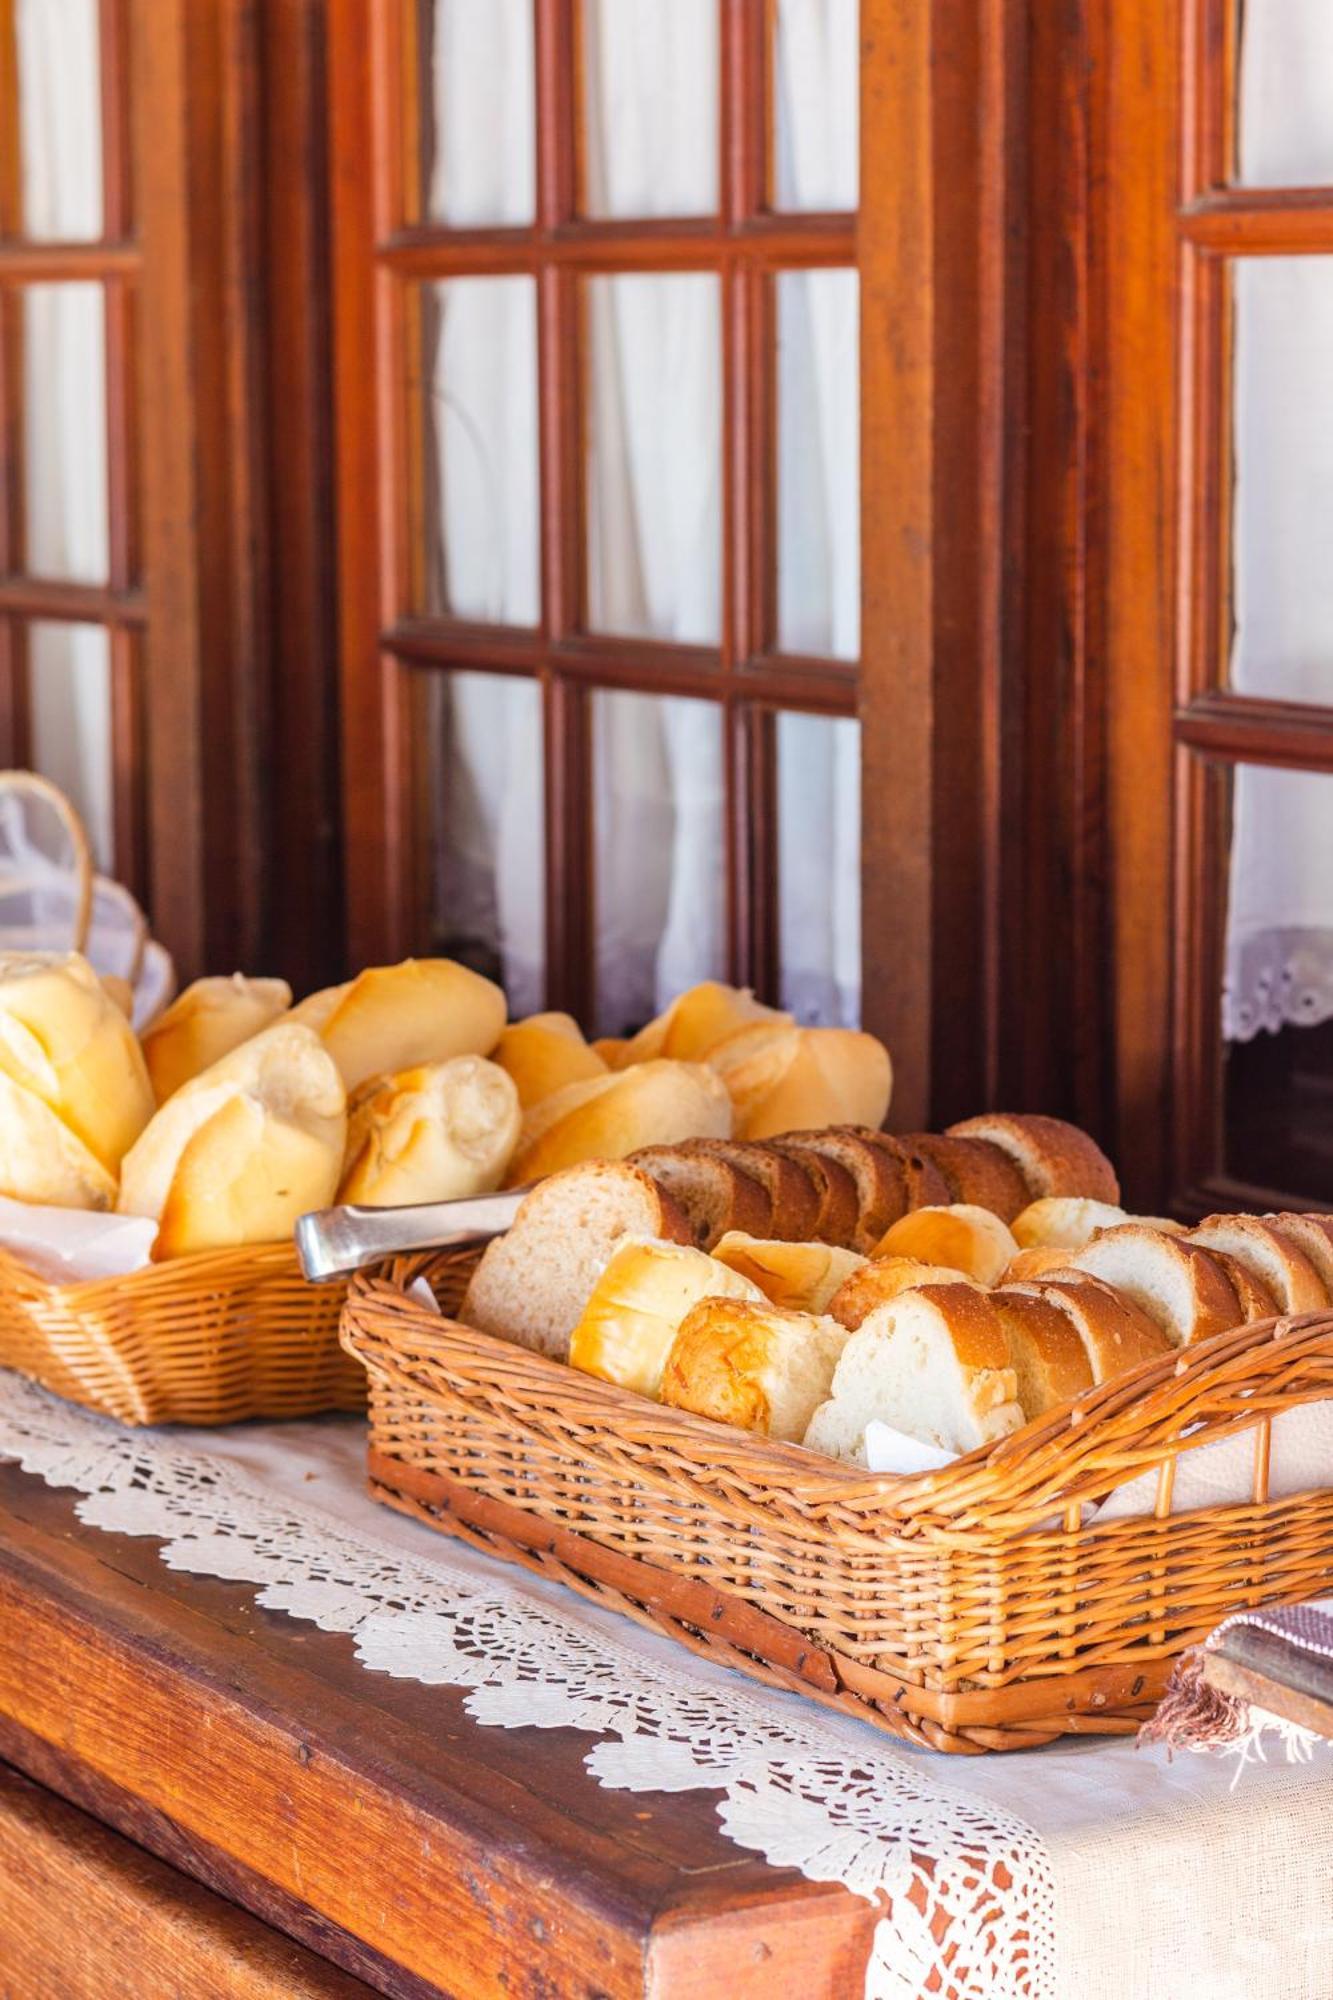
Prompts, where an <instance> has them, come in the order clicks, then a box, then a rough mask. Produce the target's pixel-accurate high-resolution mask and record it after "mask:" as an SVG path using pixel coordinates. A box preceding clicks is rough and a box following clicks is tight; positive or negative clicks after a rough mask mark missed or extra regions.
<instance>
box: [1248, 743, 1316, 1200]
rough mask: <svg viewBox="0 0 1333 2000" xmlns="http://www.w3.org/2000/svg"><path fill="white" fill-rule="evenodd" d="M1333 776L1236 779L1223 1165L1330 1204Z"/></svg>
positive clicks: (1256, 771) (1251, 771)
mask: <svg viewBox="0 0 1333 2000" xmlns="http://www.w3.org/2000/svg"><path fill="white" fill-rule="evenodd" d="M1331 853H1333V776H1330V775H1328V774H1327V773H1324V772H1316V771H1283V770H1277V769H1271V768H1269V767H1267V766H1260V765H1250V764H1245V765H1240V766H1239V767H1237V769H1236V771H1235V773H1234V776H1233V779H1232V795H1231V851H1230V856H1229V862H1228V870H1229V882H1228V885H1227V887H1228V891H1229V893H1228V897H1227V925H1226V959H1225V965H1224V969H1223V987H1222V1033H1223V1038H1224V1044H1225V1050H1224V1077H1225V1098H1224V1103H1225V1167H1226V1170H1227V1171H1228V1172H1229V1173H1231V1174H1234V1175H1235V1176H1236V1177H1237V1178H1238V1179H1242V1180H1246V1181H1250V1182H1252V1183H1255V1184H1257V1185H1260V1186H1263V1187H1270V1188H1275V1189H1283V1190H1287V1191H1290V1192H1291V1193H1293V1194H1300V1195H1304V1196H1306V1197H1308V1198H1309V1199H1311V1200H1318V1201H1325V1202H1330V1203H1333V1125H1331V1124H1330V1120H1329V1115H1328V1106H1329V1101H1330V1098H1333V874H1331V873H1330V871H1329V867H1328V857H1329V855H1330V854H1331Z"/></svg>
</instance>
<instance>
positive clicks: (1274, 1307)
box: [1208, 1250, 1282, 1326]
mask: <svg viewBox="0 0 1333 2000" xmlns="http://www.w3.org/2000/svg"><path fill="white" fill-rule="evenodd" d="M1208 1255H1209V1256H1210V1257H1211V1258H1212V1260H1213V1262H1214V1263H1215V1264H1220V1265H1221V1267H1222V1269H1223V1270H1224V1271H1225V1272H1226V1274H1227V1276H1228V1278H1229V1279H1230V1280H1231V1289H1232V1291H1233V1292H1234V1293H1235V1294H1236V1298H1237V1301H1238V1302H1239V1305H1240V1317H1241V1321H1242V1322H1243V1323H1244V1324H1245V1325H1247V1326H1248V1325H1250V1324H1251V1323H1252V1322H1253V1321H1255V1320H1260V1319H1272V1318H1274V1317H1275V1315H1276V1314H1277V1313H1279V1312H1281V1310H1282V1308H1281V1307H1280V1306H1279V1304H1278V1302H1277V1299H1276V1298H1275V1297H1274V1295H1273V1293H1272V1292H1270V1291H1269V1289H1268V1286H1267V1285H1266V1284H1264V1282H1263V1280H1262V1279H1261V1278H1255V1277H1252V1276H1251V1274H1250V1273H1249V1272H1248V1271H1247V1270H1246V1268H1245V1266H1244V1265H1243V1264H1239V1263H1237V1261H1236V1259H1235V1258H1234V1257H1229V1256H1228V1255H1227V1253H1226V1251H1225V1250H1210V1251H1209V1252H1208Z"/></svg>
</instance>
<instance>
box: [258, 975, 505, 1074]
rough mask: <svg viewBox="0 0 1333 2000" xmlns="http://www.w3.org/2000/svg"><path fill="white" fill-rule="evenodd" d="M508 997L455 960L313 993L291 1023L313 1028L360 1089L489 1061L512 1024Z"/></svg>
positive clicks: (368, 977) (367, 977) (364, 978)
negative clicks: (467, 1060)
mask: <svg viewBox="0 0 1333 2000" xmlns="http://www.w3.org/2000/svg"><path fill="white" fill-rule="evenodd" d="M505 1013H506V1008H505V997H504V994H503V993H502V992H501V991H500V988H499V987H498V986H496V985H495V984H494V982H493V981H491V980H489V979H483V978H482V976H481V974H480V973H479V972H472V971H471V970H469V968H468V967H467V966H466V965H458V964H456V963H455V962H454V960H453V959H451V958H407V959H404V960H403V962H402V964H401V965H373V966H371V967H369V968H368V969H367V970H366V971H365V972H362V973H358V975H357V977H356V978H355V979H353V980H350V981H349V982H348V984H347V985H345V986H329V987H326V988H325V989H324V991H323V992H321V993H312V994H311V995H310V998H309V999H308V1000H303V1001H302V1002H301V1003H300V1005H299V1006H297V1007H294V1008H293V1009H292V1019H293V1020H294V1021H299V1022H301V1023H303V1024H304V1025H305V1026H306V1027H309V1028H313V1029H314V1030H315V1031H316V1033H317V1034H319V1035H321V1036H322V1037H323V1040H324V1046H325V1047H326V1048H327V1049H328V1051H329V1054H330V1055H331V1056H332V1057H333V1060H334V1061H335V1062H336V1063H337V1065H338V1068H339V1071H340V1072H341V1074H342V1079H343V1082H344V1083H345V1084H346V1086H347V1088H348V1089H349V1090H355V1089H356V1088H357V1086H358V1085H359V1084H362V1083H364V1082H365V1081H366V1079H367V1077H372V1076H390V1075H392V1074H394V1073H395V1072H396V1071H398V1070H404V1069H415V1068H417V1067H418V1065H419V1064H421V1063H435V1062H447V1061H448V1060H449V1058H450V1056H488V1055H489V1054H490V1052H491V1050H492V1049H493V1048H494V1047H495V1045H496V1043H497V1042H498V1041H499V1039H500V1036H501V1034H502V1033H503V1031H504V1025H505Z"/></svg>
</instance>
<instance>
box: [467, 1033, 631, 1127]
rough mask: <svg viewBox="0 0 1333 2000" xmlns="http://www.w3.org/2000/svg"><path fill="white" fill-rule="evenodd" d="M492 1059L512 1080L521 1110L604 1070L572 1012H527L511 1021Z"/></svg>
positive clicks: (604, 1073) (604, 1072) (605, 1071)
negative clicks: (520, 1017)
mask: <svg viewBox="0 0 1333 2000" xmlns="http://www.w3.org/2000/svg"><path fill="white" fill-rule="evenodd" d="M494 1059H495V1061H496V1062H497V1063H499V1065H500V1067H501V1069H503V1070H507V1071H508V1073H509V1075H510V1076H511V1077H512V1078H513V1079H514V1085H515V1088H516V1089H517V1091H518V1101H519V1103H520V1104H521V1105H522V1107H523V1109H524V1110H525V1111H526V1110H527V1109H528V1107H529V1106H530V1105H533V1104H540V1103H541V1101H542V1099H543V1098H546V1097H550V1096H552V1095H553V1094H554V1092H556V1091H557V1090H563V1089H564V1087H565V1085H566V1084H569V1083H586V1082H588V1080H589V1079H590V1078H592V1077H598V1076H605V1075H606V1073H607V1065H606V1063H605V1062H604V1061H603V1060H602V1058H601V1056H599V1055H598V1053H597V1051H596V1050H595V1049H591V1048H589V1046H588V1044H587V1042H585V1041H584V1039H583V1032H582V1030H581V1029H580V1027H579V1024H578V1022H577V1021H576V1020H575V1019H574V1017H573V1015H572V1014H530V1015H529V1016H528V1018H527V1020H526V1021H513V1022H511V1023H510V1025H509V1026H508V1027H507V1028H506V1029H505V1031H504V1033H503V1034H502V1035H501V1037H500V1039H499V1041H498V1043H497V1044H496V1048H495V1058H494Z"/></svg>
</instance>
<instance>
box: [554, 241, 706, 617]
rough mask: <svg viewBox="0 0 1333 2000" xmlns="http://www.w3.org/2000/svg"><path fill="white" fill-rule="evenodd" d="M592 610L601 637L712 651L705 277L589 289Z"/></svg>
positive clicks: (608, 282)
mask: <svg viewBox="0 0 1333 2000" xmlns="http://www.w3.org/2000/svg"><path fill="white" fill-rule="evenodd" d="M586 304H587V392H586V393H587V405H586V426H587V453H588V609H589V617H590V621H591V624H592V625H593V627H594V629H595V630H598V631H602V632H624V633H634V634H636V635H640V636H644V637H651V638H657V639H674V640H678V641H682V642H684V641H693V642H696V643H698V644H701V645H707V644H709V643H715V642H716V640H717V638H718V634H719V632H720V630H721V595H722V429H721V427H722V340H721V328H720V318H719V307H718V280H717V279H716V277H714V276H713V275H712V274H711V273H707V272H693V271H691V272H686V273H683V274H681V275H679V276H665V275H658V274H645V275H639V274H637V273H634V274H629V275H625V276H618V277H606V278H590V279H589V280H588V283H587V291H586Z"/></svg>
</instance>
